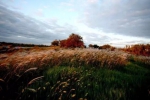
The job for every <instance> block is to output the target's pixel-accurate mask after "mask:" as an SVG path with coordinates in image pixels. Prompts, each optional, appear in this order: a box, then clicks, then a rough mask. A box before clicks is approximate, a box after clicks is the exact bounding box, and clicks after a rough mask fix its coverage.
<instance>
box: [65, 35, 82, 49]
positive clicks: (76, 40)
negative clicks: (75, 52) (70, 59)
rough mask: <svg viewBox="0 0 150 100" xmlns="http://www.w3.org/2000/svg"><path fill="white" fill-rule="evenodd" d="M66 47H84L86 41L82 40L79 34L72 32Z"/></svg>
mask: <svg viewBox="0 0 150 100" xmlns="http://www.w3.org/2000/svg"><path fill="white" fill-rule="evenodd" d="M66 47H71V48H75V47H79V48H80V47H84V43H83V40H82V37H81V36H79V35H78V34H74V33H72V34H71V35H70V36H69V38H68V39H67V40H66Z"/></svg>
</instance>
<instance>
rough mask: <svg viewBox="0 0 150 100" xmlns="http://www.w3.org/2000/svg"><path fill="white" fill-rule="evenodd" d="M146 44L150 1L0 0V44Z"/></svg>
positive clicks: (148, 32) (147, 40) (149, 22)
mask: <svg viewBox="0 0 150 100" xmlns="http://www.w3.org/2000/svg"><path fill="white" fill-rule="evenodd" d="M71 33H76V34H79V35H80V36H82V37H83V41H84V43H85V44H86V45H88V44H97V45H103V44H111V45H113V46H125V45H127V44H136V43H150V0H0V42H2V41H5V42H18V43H34V44H48V45H50V43H51V42H52V41H53V40H55V39H58V40H59V39H60V40H61V39H66V38H67V37H68V36H69V35H70V34H71Z"/></svg>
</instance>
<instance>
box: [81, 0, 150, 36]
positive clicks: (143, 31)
mask: <svg viewBox="0 0 150 100" xmlns="http://www.w3.org/2000/svg"><path fill="white" fill-rule="evenodd" d="M149 4H150V0H101V1H99V2H98V3H94V4H93V3H91V4H87V6H86V8H85V13H84V15H82V16H83V19H82V22H84V23H86V25H88V26H90V27H92V28H98V29H101V30H103V31H104V32H107V33H109V32H110V33H117V34H121V35H129V36H138V37H146V38H150V5H149Z"/></svg>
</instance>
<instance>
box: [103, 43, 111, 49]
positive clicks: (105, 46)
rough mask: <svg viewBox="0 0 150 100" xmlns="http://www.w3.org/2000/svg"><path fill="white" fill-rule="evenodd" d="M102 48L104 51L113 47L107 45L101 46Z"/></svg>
mask: <svg viewBox="0 0 150 100" xmlns="http://www.w3.org/2000/svg"><path fill="white" fill-rule="evenodd" d="M101 48H102V49H109V48H111V45H109V44H105V45H103V46H101Z"/></svg>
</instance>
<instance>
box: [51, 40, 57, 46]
mask: <svg viewBox="0 0 150 100" xmlns="http://www.w3.org/2000/svg"><path fill="white" fill-rule="evenodd" d="M51 45H53V46H59V41H58V40H54V41H52V42H51Z"/></svg>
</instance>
